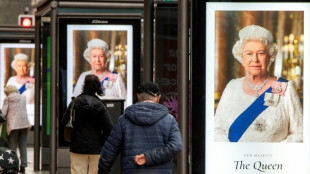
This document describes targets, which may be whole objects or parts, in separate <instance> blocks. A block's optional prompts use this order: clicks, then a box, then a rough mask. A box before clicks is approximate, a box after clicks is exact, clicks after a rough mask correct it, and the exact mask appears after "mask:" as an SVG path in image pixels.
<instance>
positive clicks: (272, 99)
mask: <svg viewBox="0 0 310 174" xmlns="http://www.w3.org/2000/svg"><path fill="white" fill-rule="evenodd" d="M279 99H280V95H279V94H273V93H269V92H266V93H265V97H264V102H265V103H264V105H265V106H274V107H275V106H277V105H278V102H279Z"/></svg>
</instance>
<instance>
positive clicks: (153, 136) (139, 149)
mask: <svg viewBox="0 0 310 174" xmlns="http://www.w3.org/2000/svg"><path fill="white" fill-rule="evenodd" d="M137 96H138V101H139V102H138V103H136V104H134V105H131V106H129V107H127V108H126V110H125V114H124V115H122V116H120V118H119V119H118V120H117V122H116V124H115V125H114V127H113V130H112V132H111V134H110V136H109V138H108V139H107V141H106V143H105V144H104V146H103V148H102V151H101V155H100V160H99V171H98V174H107V173H111V167H112V165H113V163H114V160H115V158H116V157H117V155H118V154H119V153H121V161H122V174H172V160H173V159H174V158H176V156H177V154H178V153H179V152H180V151H181V150H182V138H181V133H180V130H179V128H178V123H177V122H176V120H175V118H174V117H173V116H172V115H170V114H169V113H168V109H167V107H166V106H164V105H161V104H158V101H159V99H160V91H159V87H158V85H157V84H156V83H153V82H144V83H142V84H140V85H139V87H138V94H137Z"/></svg>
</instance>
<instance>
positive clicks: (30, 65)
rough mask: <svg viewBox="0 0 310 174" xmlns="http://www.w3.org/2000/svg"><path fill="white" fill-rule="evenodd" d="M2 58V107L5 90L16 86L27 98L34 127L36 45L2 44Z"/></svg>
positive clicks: (0, 104)
mask: <svg viewBox="0 0 310 174" xmlns="http://www.w3.org/2000/svg"><path fill="white" fill-rule="evenodd" d="M0 56H1V57H0V84H1V85H0V106H1V107H2V105H3V100H4V98H5V97H6V95H5V93H4V88H5V87H6V86H7V85H13V86H15V87H16V88H17V89H18V90H19V92H20V93H21V94H22V96H24V97H25V98H26V103H27V105H26V107H27V114H28V117H29V121H30V124H31V125H34V97H35V96H34V88H35V86H34V65H35V60H34V59H35V57H34V44H27V43H1V44H0ZM22 65H23V66H22Z"/></svg>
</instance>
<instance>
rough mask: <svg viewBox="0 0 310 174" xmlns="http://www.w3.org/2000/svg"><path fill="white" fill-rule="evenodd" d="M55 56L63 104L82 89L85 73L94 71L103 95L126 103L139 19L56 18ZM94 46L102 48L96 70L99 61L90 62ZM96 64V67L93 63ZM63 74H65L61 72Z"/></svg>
mask: <svg viewBox="0 0 310 174" xmlns="http://www.w3.org/2000/svg"><path fill="white" fill-rule="evenodd" d="M59 22H60V28H59V33H60V37H59V38H60V39H59V41H60V47H59V52H60V55H59V59H60V68H61V73H64V77H65V78H63V79H62V89H66V90H65V91H63V92H64V93H66V95H65V96H66V104H69V102H70V101H71V97H76V96H77V95H79V94H80V93H81V92H82V85H83V82H84V78H85V76H86V75H87V74H96V75H97V76H98V77H99V79H100V81H101V82H102V86H103V90H104V98H105V99H123V100H125V105H126V106H129V105H131V104H132V101H133V87H134V85H135V84H134V81H135V80H136V79H139V78H138V77H137V76H136V77H133V76H134V75H139V73H138V74H137V73H136V72H138V71H139V68H136V69H135V70H134V69H133V68H134V66H137V67H140V64H139V63H138V62H140V40H139V39H137V38H134V36H136V35H137V34H138V33H139V32H140V20H139V19H100V18H94V19H92V18H82V19H81V18H73V19H68V18H60V19H59ZM94 48H97V50H103V52H104V54H105V58H104V59H105V60H104V61H103V63H102V65H101V66H102V67H103V69H104V71H103V72H100V73H99V74H98V73H96V72H97V71H96V69H98V67H99V63H100V62H99V61H98V62H99V63H98V62H97V64H96V63H93V62H92V60H94V61H96V60H95V58H92V57H91V56H92V54H93V53H92V51H93V50H94ZM96 66H98V67H96ZM65 74H66V75H65Z"/></svg>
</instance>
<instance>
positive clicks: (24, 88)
mask: <svg viewBox="0 0 310 174" xmlns="http://www.w3.org/2000/svg"><path fill="white" fill-rule="evenodd" d="M26 84H27V83H25V84H24V85H23V86H22V87H20V88H19V90H18V91H19V93H20V94H22V93H23V92H25V91H26Z"/></svg>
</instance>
